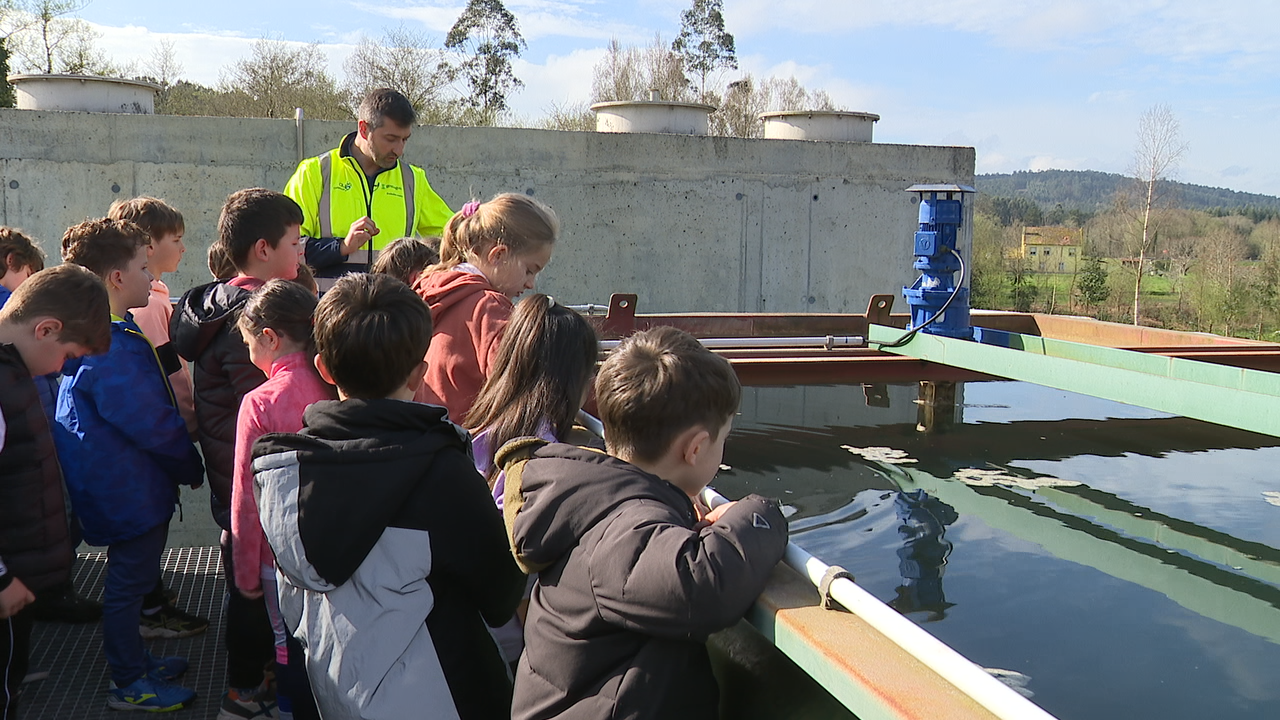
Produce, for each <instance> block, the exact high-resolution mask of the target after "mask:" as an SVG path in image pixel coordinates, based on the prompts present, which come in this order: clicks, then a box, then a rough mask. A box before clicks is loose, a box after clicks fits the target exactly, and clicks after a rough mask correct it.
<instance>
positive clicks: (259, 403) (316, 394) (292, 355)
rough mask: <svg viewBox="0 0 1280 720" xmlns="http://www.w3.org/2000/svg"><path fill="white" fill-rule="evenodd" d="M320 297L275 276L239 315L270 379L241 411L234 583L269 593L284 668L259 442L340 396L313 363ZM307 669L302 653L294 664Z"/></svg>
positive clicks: (283, 697)
mask: <svg viewBox="0 0 1280 720" xmlns="http://www.w3.org/2000/svg"><path fill="white" fill-rule="evenodd" d="M315 309H316V296H315V295H313V294H312V293H310V292H308V291H307V290H306V288H304V287H302V286H301V285H299V284H298V283H296V282H293V281H291V280H279V279H277V280H271V281H269V282H267V284H266V285H263V286H262V287H261V288H259V289H258V290H256V291H254V293H253V295H252V296H251V297H250V298H249V301H248V302H247V303H246V304H245V306H244V310H243V311H242V312H241V313H240V320H239V327H240V333H241V335H243V336H244V342H245V344H246V345H248V346H249V359H250V360H251V361H253V364H254V365H255V366H256V367H257V368H258V369H259V370H262V372H263V373H265V374H266V376H267V381H266V382H264V383H262V384H261V385H259V386H258V387H256V388H254V389H253V390H251V391H249V393H248V394H246V395H245V396H244V400H243V401H241V403H240V412H239V414H238V415H237V416H236V446H235V476H234V478H233V481H232V486H231V537H232V543H231V547H232V548H233V549H234V550H233V552H234V555H233V563H232V565H233V568H234V572H235V584H236V587H237V588H239V590H240V593H241V594H242V595H244V596H245V597H247V598H249V599H256V598H259V597H264V596H265V598H266V603H267V614H268V615H269V616H270V617H271V627H272V629H273V630H274V631H275V643H276V665H277V666H278V667H279V668H280V669H281V670H282V671H283V670H284V669H285V668H286V667H287V666H289V665H290V664H291V663H290V657H289V650H288V645H287V638H288V630H287V629H286V628H285V625H284V619H283V618H282V617H281V616H280V602H279V599H278V598H277V596H276V575H275V558H274V557H273V556H272V554H271V547H270V546H269V545H268V544H267V542H266V537H265V536H264V535H263V532H262V522H261V520H260V519H259V517H258V505H257V503H256V502H255V500H254V496H253V456H252V450H253V442H254V440H257V439H258V438H259V437H261V436H263V435H265V434H267V433H272V432H289V433H296V432H298V431H300V430H302V427H303V421H302V414H303V412H304V411H305V410H306V409H307V407H308V406H309V405H311V404H312V403H314V402H317V401H319V400H333V399H336V398H337V395H336V394H335V392H334V389H333V387H332V386H331V385H329V384H327V383H325V382H324V381H323V380H321V379H320V375H319V373H317V372H316V369H315V367H314V366H313V365H312V358H313V357H314V356H315V349H314V346H313V343H312V338H311V316H312V315H313V314H314V313H315ZM293 664H294V665H296V666H297V667H299V668H300V667H302V663H301V658H298V659H297V661H296V662H295V663H293ZM290 676H291V674H289V673H285V672H280V673H278V677H279V678H280V680H281V687H280V693H278V694H277V701H278V703H279V708H280V710H281V711H282V712H289V711H290V710H291V709H292V708H291V707H290V704H291V703H290V701H291V700H300V699H301V698H299V697H296V696H293V697H291V695H292V694H294V693H299V692H300V691H299V690H298V689H297V688H294V687H288V684H289V683H288V682H287V681H286V677H290Z"/></svg>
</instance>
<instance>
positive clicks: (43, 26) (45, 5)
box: [10, 0, 93, 73]
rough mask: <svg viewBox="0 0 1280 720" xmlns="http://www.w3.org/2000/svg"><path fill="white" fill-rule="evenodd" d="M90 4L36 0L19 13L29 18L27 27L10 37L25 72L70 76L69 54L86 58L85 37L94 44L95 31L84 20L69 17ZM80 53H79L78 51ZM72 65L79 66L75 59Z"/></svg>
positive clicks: (77, 1) (19, 8)
mask: <svg viewBox="0 0 1280 720" xmlns="http://www.w3.org/2000/svg"><path fill="white" fill-rule="evenodd" d="M88 4H89V3H88V0H34V1H33V2H31V3H30V4H28V5H26V6H19V7H18V11H19V12H21V13H23V14H25V15H26V21H25V22H24V23H23V27H22V28H21V29H20V30H18V31H16V32H14V33H13V34H12V35H11V36H10V40H11V42H10V50H11V51H12V52H13V54H14V55H15V56H17V58H18V65H19V67H20V68H21V69H23V70H27V71H31V72H40V73H54V72H67V71H68V70H74V69H76V68H74V67H71V68H68V67H67V65H68V63H67V62H65V59H66V58H67V55H68V52H69V51H70V52H71V53H72V54H73V55H74V54H80V55H83V50H84V46H85V45H86V42H85V36H86V35H88V36H89V38H88V39H89V41H90V42H91V41H92V40H93V37H92V32H93V31H92V28H90V27H89V25H88V23H86V22H85V21H83V20H81V19H80V18H75V17H67V16H68V15H71V14H72V13H76V12H79V11H81V10H83V9H84V8H85V7H86V6H87V5H88ZM77 46H78V49H79V52H76V49H77ZM69 64H70V65H72V66H74V65H78V64H80V63H77V62H76V60H75V59H72V60H71V62H70V63H69Z"/></svg>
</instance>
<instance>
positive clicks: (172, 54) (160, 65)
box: [145, 40, 185, 87]
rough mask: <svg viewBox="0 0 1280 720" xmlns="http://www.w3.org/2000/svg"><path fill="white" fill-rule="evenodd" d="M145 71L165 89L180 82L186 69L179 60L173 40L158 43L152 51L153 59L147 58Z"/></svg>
mask: <svg viewBox="0 0 1280 720" xmlns="http://www.w3.org/2000/svg"><path fill="white" fill-rule="evenodd" d="M145 70H146V73H147V74H148V75H150V76H151V77H153V78H155V79H156V81H157V82H159V83H160V85H162V86H164V87H169V86H170V85H173V84H174V83H176V82H177V81H178V78H179V77H180V76H181V75H182V73H183V72H185V68H183V67H182V62H181V61H179V60H178V50H177V46H176V45H174V42H173V41H172V40H161V41H160V42H158V43H156V46H155V47H154V48H152V49H151V57H149V58H147V62H146V66H145Z"/></svg>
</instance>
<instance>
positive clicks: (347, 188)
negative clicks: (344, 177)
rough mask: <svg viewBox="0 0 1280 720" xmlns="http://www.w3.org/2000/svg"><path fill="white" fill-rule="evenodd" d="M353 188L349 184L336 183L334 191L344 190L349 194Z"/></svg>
mask: <svg viewBox="0 0 1280 720" xmlns="http://www.w3.org/2000/svg"><path fill="white" fill-rule="evenodd" d="M351 187H352V185H351V183H349V182H344V183H334V184H333V189H334V190H342V191H346V192H349V191H350V190H351Z"/></svg>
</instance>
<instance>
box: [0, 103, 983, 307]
mask: <svg viewBox="0 0 1280 720" xmlns="http://www.w3.org/2000/svg"><path fill="white" fill-rule="evenodd" d="M353 127H354V126H353V125H352V124H350V123H340V122H322V121H308V122H306V123H305V127H304V136H305V139H304V142H303V147H302V152H301V154H300V153H299V147H298V141H297V129H296V127H295V124H294V122H293V121H292V120H266V119H239V118H189V117H173V116H136V115H96V114H86V113H60V112H38V111H29V110H0V223H3V224H6V225H13V226H17V227H21V228H24V229H26V230H27V231H29V232H30V233H32V234H34V235H35V236H36V237H37V239H39V240H40V241H41V242H42V245H43V246H44V248H45V250H46V252H47V253H49V255H50V256H52V257H56V256H57V254H58V253H57V245H58V240H59V238H60V237H61V235H62V232H63V230H65V229H66V227H67V226H68V225H71V224H73V223H76V222H79V221H81V220H83V219H85V218H87V217H94V216H100V215H102V214H104V213H105V211H106V209H107V206H108V205H110V203H111V202H112V201H113V200H115V199H117V198H125V197H131V196H133V195H138V194H150V195H155V196H158V197H163V198H165V199H167V200H169V201H170V202H171V203H172V204H174V205H175V206H177V207H178V208H179V209H180V210H182V212H183V214H184V215H185V216H186V219H187V235H186V238H187V246H188V253H187V258H186V259H184V261H183V265H182V268H181V269H180V270H179V272H178V273H176V274H175V275H173V276H169V277H167V278H166V279H167V280H168V281H169V285H170V288H171V289H173V291H174V292H175V293H178V292H181V291H182V290H183V289H185V288H186V287H189V286H191V285H194V284H196V283H199V282H204V281H205V279H206V278H208V273H207V272H206V270H205V267H204V252H205V249H206V248H207V247H208V243H209V240H210V239H211V238H212V237H213V236H214V233H215V232H216V223H217V216H218V211H219V208H220V206H221V204H222V201H223V200H224V199H225V198H226V196H227V195H228V194H229V193H231V192H233V191H235V190H238V189H240V188H244V187H251V186H264V187H269V188H276V189H281V188H283V187H284V184H285V181H286V180H287V179H288V177H289V175H290V174H291V173H292V171H293V168H294V166H295V165H296V164H297V162H298V159H299V157H300V155H301V156H303V157H305V156H310V155H316V154H319V153H320V152H323V151H325V150H327V149H329V148H332V147H334V146H335V145H336V144H337V142H338V140H339V139H340V138H341V137H342V135H344V134H345V133H347V132H349V131H350V130H352V129H353ZM407 158H408V160H409V161H410V162H413V163H415V164H418V165H421V166H423V167H424V168H425V169H426V171H427V176H428V177H429V178H430V179H431V182H432V185H433V186H434V187H435V188H436V190H437V191H438V192H439V193H440V194H441V196H442V197H444V199H445V201H446V202H448V203H449V204H450V205H451V206H452V207H455V208H456V207H458V206H460V205H461V204H462V203H464V202H466V201H467V200H468V199H470V198H472V197H478V198H487V197H489V196H491V195H493V194H495V193H498V192H504V191H516V192H527V193H530V194H532V195H534V196H535V197H537V198H539V199H541V200H543V201H544V202H546V203H548V204H550V205H551V206H552V207H554V208H555V209H556V211H557V212H558V213H559V215H560V217H561V220H562V222H563V233H562V237H561V240H560V242H559V243H558V246H557V248H556V252H555V257H554V259H553V261H552V263H551V265H550V267H548V268H547V270H546V271H545V272H544V273H543V275H542V277H541V280H540V284H539V289H540V290H542V291H545V292H548V293H551V294H552V295H554V296H555V297H556V298H557V299H559V300H561V301H562V302H566V303H581V302H599V303H603V302H607V300H608V297H609V294H610V293H613V292H636V293H638V294H639V295H640V302H639V309H640V311H641V312H663V311H681V310H708V311H751V312H806V311H813V312H824V311H825V312H845V311H862V310H865V308H866V303H867V298H868V296H870V295H871V294H872V293H877V292H892V293H895V294H897V293H900V291H901V287H902V285H904V284H910V282H911V281H912V280H913V279H914V276H915V273H914V271H913V270H912V269H911V257H910V255H909V253H910V251H911V240H912V232H913V231H914V230H915V227H916V225H915V222H916V220H915V217H916V212H917V207H916V205H915V204H914V203H913V202H912V196H910V195H908V194H907V193H904V192H903V189H905V188H906V187H908V186H909V185H912V184H915V183H922V182H930V183H938V182H949V183H963V184H972V182H973V176H974V151H973V149H972V148H953V147H925V146H907V145H884V144H863V143H837V142H802V141H781V140H746V139H738V138H722V137H687V136H677V135H620V134H605V133H590V132H556V131H546V130H516V129H505V128H453V127H422V128H418V129H417V130H416V131H415V132H414V135H413V139H412V140H411V141H410V142H409V146H408V151H407ZM962 246H963V247H964V248H966V249H967V248H968V242H967V241H965V242H963V243H962Z"/></svg>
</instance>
